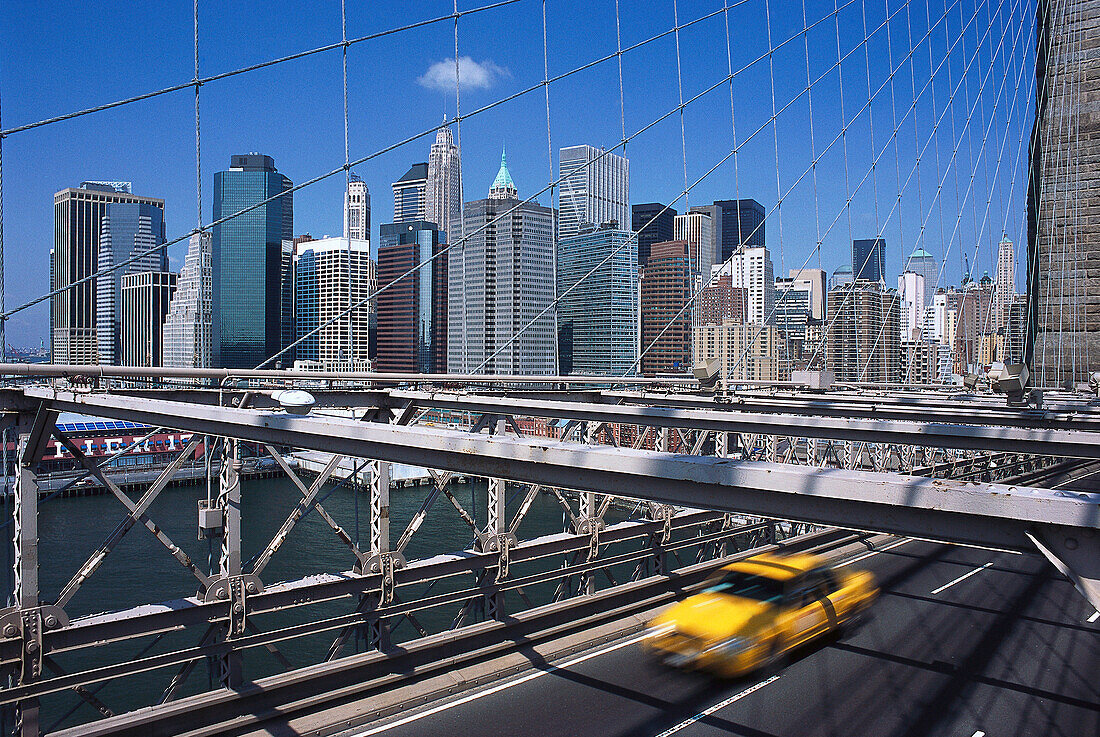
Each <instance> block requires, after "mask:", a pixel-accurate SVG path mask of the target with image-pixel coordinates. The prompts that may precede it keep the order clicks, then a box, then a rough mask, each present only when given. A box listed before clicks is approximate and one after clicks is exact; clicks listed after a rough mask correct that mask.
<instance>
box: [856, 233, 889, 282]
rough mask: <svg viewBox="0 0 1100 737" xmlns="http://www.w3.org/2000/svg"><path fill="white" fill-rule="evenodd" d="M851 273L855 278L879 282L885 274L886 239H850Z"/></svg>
mask: <svg viewBox="0 0 1100 737" xmlns="http://www.w3.org/2000/svg"><path fill="white" fill-rule="evenodd" d="M852 274H854V275H855V278H856V279H866V280H867V281H877V282H880V281H882V280H883V278H884V277H885V275H886V239H885V238H868V239H863V240H854V241H852Z"/></svg>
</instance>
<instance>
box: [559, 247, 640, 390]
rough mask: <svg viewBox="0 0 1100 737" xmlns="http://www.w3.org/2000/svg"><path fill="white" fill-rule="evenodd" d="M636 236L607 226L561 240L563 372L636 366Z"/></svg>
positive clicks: (607, 372) (606, 372) (612, 371)
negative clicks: (632, 241) (633, 244)
mask: <svg viewBox="0 0 1100 737" xmlns="http://www.w3.org/2000/svg"><path fill="white" fill-rule="evenodd" d="M632 237H633V234H632V233H631V232H630V231H628V230H618V229H616V228H607V227H605V228H591V229H589V230H587V231H583V232H581V233H580V234H579V235H575V236H572V237H571V238H562V239H561V240H560V241H558V294H559V295H561V300H560V301H559V302H558V361H559V365H560V368H561V373H563V374H569V373H575V374H594V375H602V376H621V375H623V374H624V373H626V372H627V371H632V369H633V366H634V361H635V359H636V358H637V356H638V280H637V276H636V275H637V273H638V255H637V251H636V250H635V249H634V248H633V247H631V246H632V244H631V243H630V240H631V238H632ZM593 269H595V271H593ZM589 272H591V274H589ZM586 275H588V276H587V278H586ZM570 290H571V291H570Z"/></svg>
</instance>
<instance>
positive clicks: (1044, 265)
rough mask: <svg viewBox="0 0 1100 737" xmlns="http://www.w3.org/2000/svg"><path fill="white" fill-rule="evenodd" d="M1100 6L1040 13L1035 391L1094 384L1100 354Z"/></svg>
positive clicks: (1077, 3)
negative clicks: (1099, 29) (1099, 30)
mask: <svg viewBox="0 0 1100 737" xmlns="http://www.w3.org/2000/svg"><path fill="white" fill-rule="evenodd" d="M1098 15H1100V2H1098V0H1071V1H1070V2H1065V3H1055V2H1047V1H1044V2H1041V3H1039V4H1038V9H1037V11H1036V24H1037V31H1036V39H1035V40H1036V44H1035V48H1036V50H1037V53H1036V60H1035V122H1034V128H1033V130H1032V131H1031V136H1030V140H1031V145H1030V159H1031V167H1030V176H1029V182H1028V244H1027V285H1026V289H1025V290H1024V292H1025V294H1027V295H1028V298H1029V300H1030V302H1029V304H1028V313H1029V316H1028V319H1027V320H1026V322H1025V324H1026V326H1027V332H1028V333H1030V335H1029V340H1028V343H1031V342H1032V340H1031V339H1032V338H1033V341H1034V348H1033V350H1029V351H1027V353H1028V358H1029V359H1031V360H1030V361H1029V363H1030V365H1031V375H1032V383H1033V384H1034V385H1035V386H1053V385H1055V384H1061V383H1062V382H1064V381H1066V380H1067V379H1073V380H1075V381H1082V380H1085V379H1086V378H1087V377H1088V375H1089V374H1090V373H1091V372H1093V371H1096V370H1097V368H1098V364H1097V357H1098V356H1100V269H1098V268H1097V263H1100V197H1097V195H1096V193H1097V191H1100V166H1097V165H1096V162H1097V160H1098V157H1100V115H1097V114H1096V110H1097V106H1098V105H1100V53H1097V48H1096V45H1095V39H1096V19H1097V17H1098Z"/></svg>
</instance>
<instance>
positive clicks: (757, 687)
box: [657, 676, 779, 737]
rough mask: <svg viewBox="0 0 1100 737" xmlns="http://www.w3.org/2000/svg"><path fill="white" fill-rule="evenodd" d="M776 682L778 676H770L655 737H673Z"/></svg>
mask: <svg viewBox="0 0 1100 737" xmlns="http://www.w3.org/2000/svg"><path fill="white" fill-rule="evenodd" d="M778 680H779V676H772V677H771V678H768V679H766V680H763V681H761V682H760V683H757V684H756V685H755V686H749V687H748V688H746V689H745V690H744V691H741V692H739V693H735V694H734V695H733V696H730V697H729V698H728V699H723V700H722V701H719V702H718V703H717V704H714V705H713V706H709V707H707V708H706V709H704V710H703V711H701V712H699V713H698V714H696V715H695V716H693V717H692V718H690V719H685V720H684V721H682V722H680V723H679V724H677V725H676V726H675V727H672V728H671V729H666V730H665V731H664V732H661V733H660V734H659V735H657V737H669V736H670V735H674V734H676V733H677V732H679V731H680V730H681V729H684V728H685V727H690V726H691V725H693V724H695V723H696V722H697V721H699V720H700V719H702V718H703V717H709V716H710V715H711V714H713V713H714V712H716V711H718V710H719V709H724V708H725V707H727V706H729V705H730V704H732V703H733V702H735V701H740V700H741V699H743V698H745V697H746V696H748V695H749V694H751V693H752V692H753V691H759V690H760V689H762V688H764V686H767V685H768V684H769V683H771V682H772V681H778Z"/></svg>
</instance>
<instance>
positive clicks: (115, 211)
mask: <svg viewBox="0 0 1100 737" xmlns="http://www.w3.org/2000/svg"><path fill="white" fill-rule="evenodd" d="M164 242H165V237H164V205H163V203H162V204H155V203H152V202H111V203H109V204H108V205H107V209H106V211H105V212H104V213H103V219H102V220H100V224H99V259H98V265H97V271H98V272H100V273H99V276H97V277H96V344H97V346H98V354H99V363H103V364H108V365H115V364H118V363H119V362H120V361H121V360H122V278H123V276H124V275H126V274H136V273H138V272H143V271H145V272H163V271H167V270H168V254H167V253H165V249H163V248H162V249H160V250H157V251H153V250H152V249H153V248H154V247H155V246H159V245H160V244H162V243H164ZM130 259H135V260H134V261H133V262H132V263H129V264H127V265H125V266H121V267H120V268H115V269H114V270H113V271H112V270H111V269H112V268H113V267H115V266H119V265H120V264H124V263H126V262H127V261H129V260H130ZM158 337H159V326H158ZM157 353H158V356H159V353H160V348H159V346H158V348H157ZM130 365H134V364H130ZM137 365H155V364H137Z"/></svg>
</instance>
